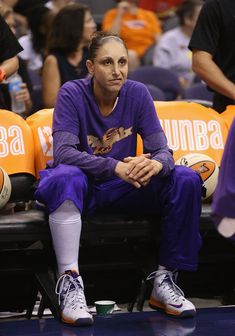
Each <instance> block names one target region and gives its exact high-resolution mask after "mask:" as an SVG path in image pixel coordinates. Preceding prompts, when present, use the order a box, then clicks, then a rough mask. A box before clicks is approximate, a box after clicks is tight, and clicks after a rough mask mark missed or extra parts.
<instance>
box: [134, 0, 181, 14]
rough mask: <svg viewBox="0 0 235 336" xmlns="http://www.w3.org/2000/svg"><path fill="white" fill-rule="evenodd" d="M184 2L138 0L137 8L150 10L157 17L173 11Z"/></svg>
mask: <svg viewBox="0 0 235 336" xmlns="http://www.w3.org/2000/svg"><path fill="white" fill-rule="evenodd" d="M183 1H184V0H140V1H139V6H140V7H142V8H144V9H148V10H151V11H153V12H155V13H157V14H158V15H160V16H161V15H162V14H164V13H165V14H166V13H167V12H169V11H174V10H175V9H176V7H177V6H178V5H180V4H181V3H182V2H183Z"/></svg>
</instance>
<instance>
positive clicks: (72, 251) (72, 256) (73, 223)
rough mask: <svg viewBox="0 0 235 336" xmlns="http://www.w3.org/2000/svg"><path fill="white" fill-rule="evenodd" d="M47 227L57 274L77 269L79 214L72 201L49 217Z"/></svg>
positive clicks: (65, 203) (64, 204)
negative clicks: (54, 256)
mask: <svg viewBox="0 0 235 336" xmlns="http://www.w3.org/2000/svg"><path fill="white" fill-rule="evenodd" d="M49 225H50V230H51V235H52V240H53V246H54V250H55V254H56V259H57V266H58V272H59V274H63V273H64V272H65V271H67V270H75V271H77V272H78V273H79V269H78V254H79V245H80V234H81V226H82V225H81V214H80V211H79V210H78V209H77V207H76V206H75V205H74V203H73V202H72V201H69V200H67V201H65V202H64V203H62V204H61V205H60V206H59V207H58V208H57V209H56V210H55V211H54V212H53V213H51V214H50V215H49Z"/></svg>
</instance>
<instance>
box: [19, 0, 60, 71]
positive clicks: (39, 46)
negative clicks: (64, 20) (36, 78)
mask: <svg viewBox="0 0 235 336" xmlns="http://www.w3.org/2000/svg"><path fill="white" fill-rule="evenodd" d="M53 17H54V13H53V12H52V11H51V10H50V9H49V8H47V7H45V6H44V5H42V4H38V5H36V6H34V7H32V8H31V10H30V11H29V12H28V24H29V32H28V34H27V35H25V36H22V37H20V38H19V42H20V44H21V46H22V47H23V48H24V50H23V51H22V52H21V53H20V57H21V58H22V59H23V60H25V61H26V63H27V67H28V68H29V69H31V70H36V71H38V72H40V70H41V68H42V63H43V58H44V56H45V47H46V39H47V34H48V31H49V30H50V26H51V23H52V20H53Z"/></svg>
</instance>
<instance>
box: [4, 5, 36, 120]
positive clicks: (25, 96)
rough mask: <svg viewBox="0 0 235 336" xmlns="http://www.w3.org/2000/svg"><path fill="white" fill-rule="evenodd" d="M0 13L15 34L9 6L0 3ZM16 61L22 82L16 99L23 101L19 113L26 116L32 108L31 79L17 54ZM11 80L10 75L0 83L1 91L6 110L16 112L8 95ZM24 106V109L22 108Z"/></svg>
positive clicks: (12, 16) (13, 19) (14, 22)
mask: <svg viewBox="0 0 235 336" xmlns="http://www.w3.org/2000/svg"><path fill="white" fill-rule="evenodd" d="M0 15H2V17H3V18H4V19H5V21H6V23H7V24H8V26H9V28H10V29H11V31H12V32H13V34H14V35H15V26H16V19H15V15H14V12H13V10H12V8H11V7H9V6H7V5H4V4H2V5H0ZM17 58H18V61H19V68H18V75H19V76H20V78H21V79H22V83H21V84H20V87H19V88H18V90H17V92H16V93H15V95H16V100H17V101H18V102H19V104H21V103H20V102H23V103H22V104H21V106H22V108H21V115H22V116H24V117H26V116H28V115H29V114H30V112H31V109H32V100H31V96H30V91H31V90H32V85H31V81H30V79H29V75H28V72H27V67H26V64H25V63H24V61H23V60H22V59H21V58H20V57H19V56H17ZM12 80H13V77H12V76H10V77H9V78H8V80H6V81H5V83H1V89H2V93H3V95H4V100H5V103H6V107H7V109H8V110H11V111H13V112H16V111H15V110H14V109H13V108H12V102H11V97H10V92H9V83H8V82H9V81H10V82H11V81H12ZM23 107H24V109H23Z"/></svg>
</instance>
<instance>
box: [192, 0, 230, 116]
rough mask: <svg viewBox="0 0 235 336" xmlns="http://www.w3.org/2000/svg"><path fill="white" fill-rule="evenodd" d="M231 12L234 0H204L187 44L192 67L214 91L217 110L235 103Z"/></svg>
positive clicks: (214, 104)
mask: <svg viewBox="0 0 235 336" xmlns="http://www.w3.org/2000/svg"><path fill="white" fill-rule="evenodd" d="M234 15H235V1H234V0H207V1H205V4H204V5H203V7H202V10H201V13H200V15H199V18H198V21H197V24H196V27H195V30H194V32H193V35H192V38H191V41H190V44H189V48H190V49H191V50H192V51H193V70H194V71H195V72H196V73H197V74H198V76H199V77H201V78H202V79H203V80H204V81H205V82H206V84H207V85H208V86H209V87H210V88H211V89H212V90H213V91H214V92H215V94H214V100H213V108H214V109H215V110H216V111H218V112H223V111H224V110H225V109H226V106H227V105H234V104H235V43H234V32H235V20H234Z"/></svg>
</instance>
